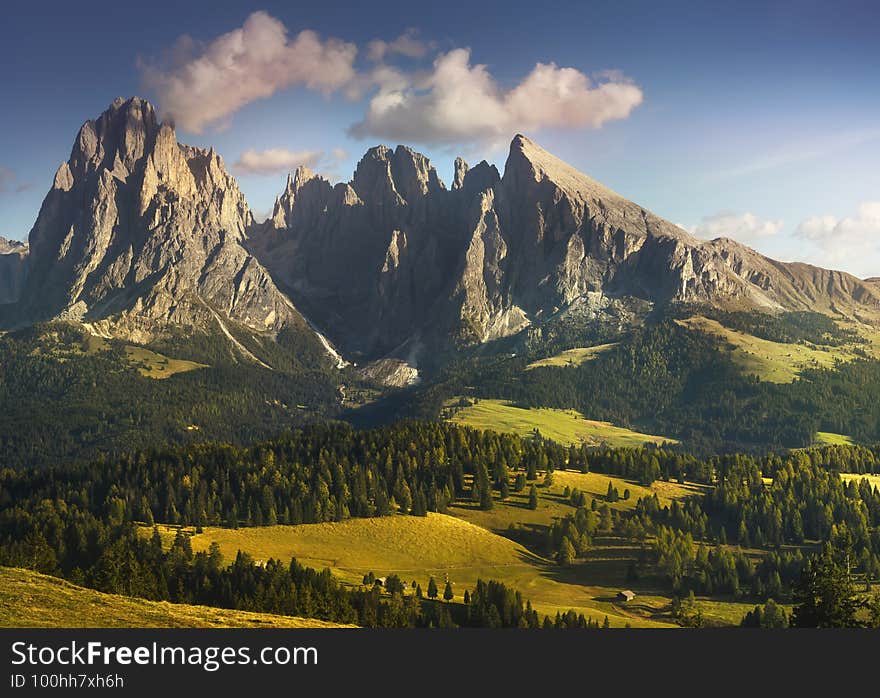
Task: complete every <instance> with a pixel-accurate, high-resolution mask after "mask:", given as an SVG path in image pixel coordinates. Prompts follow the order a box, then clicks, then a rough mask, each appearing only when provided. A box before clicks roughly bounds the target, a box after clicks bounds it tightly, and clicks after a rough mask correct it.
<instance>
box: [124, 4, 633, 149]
mask: <svg viewBox="0 0 880 698" xmlns="http://www.w3.org/2000/svg"><path fill="white" fill-rule="evenodd" d="M365 49H366V50H365V52H364V55H365V58H366V60H365V61H362V62H360V63H356V61H357V58H358V47H357V46H355V45H354V44H353V43H348V42H345V41H343V40H341V39H334V38H327V39H324V38H322V37H320V36H319V35H318V34H316V33H315V32H313V31H309V30H305V31H301V32H300V33H298V34H296V35H295V36H292V35H288V30H287V28H286V27H285V26H284V24H283V23H282V22H280V21H279V20H278V19H276V18H274V17H272V16H271V15H269V14H268V13H266V12H262V11H261V12H254V13H253V14H251V15H250V16H249V17H248V18H247V20H245V22H244V24H243V25H242V26H241V27H238V28H237V29H234V30H233V31H230V32H228V33H226V34H223V35H222V36H219V37H217V38H215V39H213V40H211V41H209V42H207V43H202V42H197V41H195V40H194V39H192V38H191V37H189V36H183V37H181V38H180V39H179V40H178V41H177V43H176V45H175V46H174V47H172V48H171V49H170V50H169V51H168V52H166V55H165V57H164V59H162V60H159V61H154V62H146V61H140V62H139V67H140V69H141V72H142V77H143V81H144V86H145V87H146V88H147V89H148V90H150V91H151V92H153V93H154V94H155V96H156V97H157V98H158V102H159V106H160V108H161V111H162V113H163V116H166V117H170V118H172V119H173V120H174V121H176V123H177V125H178V126H180V127H181V128H182V129H184V130H186V131H190V132H195V133H201V132H202V131H204V129H205V128H206V127H209V126H214V127H223V126H225V125H227V124H228V121H229V119H230V117H231V115H232V114H234V113H235V112H236V111H237V110H239V109H241V108H242V107H243V106H245V105H247V104H249V103H251V102H254V101H255V100H258V99H263V98H267V97H270V96H271V95H273V94H275V93H276V92H278V91H279V90H283V89H286V88H289V87H293V86H304V87H306V88H308V89H311V90H316V91H320V92H323V93H325V94H329V93H333V92H336V91H339V92H341V93H342V94H344V95H345V96H346V97H348V98H349V99H352V100H362V99H366V112H365V114H364V116H363V118H362V119H361V120H360V121H359V122H358V123H356V124H354V125H352V126H351V128H350V134H351V135H354V136H356V137H379V138H383V139H390V140H392V141H397V142H415V143H424V144H435V145H458V146H468V145H475V144H495V143H498V142H502V141H504V140H507V139H509V138H510V137H511V136H512V135H513V133H515V132H516V131H535V130H538V129H541V128H543V127H557V128H598V127H599V126H601V125H602V124H604V123H606V122H608V121H611V120H614V119H623V118H626V117H627V116H628V115H629V114H630V112H631V111H632V110H633V109H634V108H635V107H636V106H638V105H639V104H641V102H642V100H643V95H642V90H641V89H640V88H639V87H638V86H637V85H636V84H634V83H633V82H632V81H631V80H630V79H629V78H627V77H626V76H625V75H623V74H621V73H619V72H617V71H603V72H601V73H596V74H594V75H592V76H588V75H586V74H585V73H583V72H581V71H580V70H577V69H575V68H568V67H559V66H557V65H556V64H555V63H537V64H536V65H535V66H534V67H533V68H532V70H531V71H530V72H529V73H528V74H527V75H525V76H524V77H522V78H521V79H520V80H519V82H518V83H516V84H514V85H507V86H503V85H500V84H499V83H498V82H497V81H496V80H495V78H494V77H493V76H492V74H491V73H490V72H489V70H488V68H487V67H486V66H485V65H482V64H474V65H472V64H471V54H470V50H469V49H463V48H457V49H454V50H451V51H448V52H445V53H437V52H436V44H435V43H434V42H432V41H427V40H424V39H422V38H421V37H420V36H419V34H418V32H417V31H416V30H415V29H408V30H407V31H406V32H404V33H403V34H401V35H400V36H398V37H397V38H396V39H393V40H390V41H386V40H383V39H375V40H373V41H371V42H370V43H369V44H367V45H366V47H365ZM429 56H432V57H433V62H432V63H430V64H429V63H428V61H427V59H428V57H429ZM401 57H404V58H408V59H410V61H409V62H408V63H407V64H406V65H407V67H406V69H404V68H401V67H400V66H399V65H395V62H399V61H398V59H400V58H401ZM413 62H414V63H413Z"/></svg>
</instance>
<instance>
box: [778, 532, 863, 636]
mask: <svg viewBox="0 0 880 698" xmlns="http://www.w3.org/2000/svg"><path fill="white" fill-rule="evenodd" d="M844 554H847V553H844ZM793 596H794V601H795V607H794V612H793V613H792V618H791V624H792V625H793V626H795V627H798V628H855V627H861V626H863V625H864V623H863V622H862V621H861V620H859V619H858V618H857V613H858V612H859V611H860V610H861V609H862V608H864V607H865V606H866V602H865V601H864V600H863V599H860V598H859V597H858V596H857V595H856V591H855V586H854V585H853V582H852V578H851V577H850V574H849V570H848V569H847V568H846V565H845V564H841V563H840V562H838V561H837V560H835V558H834V555H833V552H832V549H831V546H830V545H828V546H826V547H825V550H824V551H823V552H822V554H821V555H819V556H814V557H812V558H811V559H810V560H808V561H807V564H806V566H805V567H804V571H803V572H802V574H801V578H800V580H799V581H798V582H797V584H796V585H795V586H794V589H793Z"/></svg>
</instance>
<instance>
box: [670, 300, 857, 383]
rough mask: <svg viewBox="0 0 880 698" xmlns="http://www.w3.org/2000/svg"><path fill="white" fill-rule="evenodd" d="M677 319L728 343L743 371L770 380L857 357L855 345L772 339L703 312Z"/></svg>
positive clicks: (791, 377)
mask: <svg viewBox="0 0 880 698" xmlns="http://www.w3.org/2000/svg"><path fill="white" fill-rule="evenodd" d="M676 322H677V323H678V324H679V325H681V326H683V327H687V328H689V329H692V330H698V331H700V332H704V333H706V334H711V335H715V336H716V337H719V338H720V339H722V340H723V341H724V342H725V343H726V344H727V345H728V346H727V349H728V351H729V353H730V358H731V360H732V361H733V362H734V363H736V364H737V365H739V366H740V367H741V368H742V370H743V372H744V373H747V374H753V375H755V376H757V377H758V379H759V380H762V381H767V382H769V383H791V382H792V381H794V380H795V378H797V377H798V376H799V375H800V373H801V371H803V370H804V369H808V368H833V367H834V366H835V364H836V363H837V362H839V361H852V360H853V359H855V358H857V357H858V354H856V353H855V351H854V349H855V348H856V347H855V346H850V345H845V346H840V347H819V346H816V345H811V344H784V343H781V342H771V341H770V340H767V339H761V338H760V337H755V336H753V335H750V334H745V333H743V332H739V331H737V330H732V329H730V328H728V327H725V326H724V325H722V324H721V323H720V322H718V321H717V320H710V319H709V318H706V317H703V316H702V315H695V316H693V317H690V318H687V319H686V320H676Z"/></svg>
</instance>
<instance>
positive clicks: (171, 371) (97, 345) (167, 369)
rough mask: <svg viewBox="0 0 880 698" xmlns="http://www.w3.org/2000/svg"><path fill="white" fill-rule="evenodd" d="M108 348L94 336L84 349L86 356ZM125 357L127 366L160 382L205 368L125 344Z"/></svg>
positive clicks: (89, 339)
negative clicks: (176, 375) (178, 374)
mask: <svg viewBox="0 0 880 698" xmlns="http://www.w3.org/2000/svg"><path fill="white" fill-rule="evenodd" d="M109 348H110V344H109V342H108V341H107V340H106V339H104V338H102V337H97V336H95V335H90V336H89V337H88V344H87V348H86V353H87V354H94V353H96V352H99V351H104V350H106V349H109ZM124 351H125V357H126V359H127V360H128V363H129V365H131V366H133V367H135V368H137V370H138V373H140V374H141V375H142V376H144V377H146V378H155V379H157V380H162V379H164V378H170V377H171V376H173V375H175V374H177V373H186V372H187V371H195V370H196V369H199V368H207V365H206V364H200V363H197V362H195V361H186V360H185V359H172V358H170V357H168V356H164V355H162V354H159V353H157V352H155V351H152V350H150V349H147V348H146V347H139V346H134V345H131V344H127V345H126V346H125V347H124Z"/></svg>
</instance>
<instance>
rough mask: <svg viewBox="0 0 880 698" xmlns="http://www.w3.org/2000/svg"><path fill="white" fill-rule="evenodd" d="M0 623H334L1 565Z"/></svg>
mask: <svg viewBox="0 0 880 698" xmlns="http://www.w3.org/2000/svg"><path fill="white" fill-rule="evenodd" d="M0 627H3V628H83V627H88V628H332V627H344V626H340V625H336V624H334V623H325V622H324V621H319V620H312V619H310V618H292V617H287V616H274V615H269V614H267V613H250V612H247V611H230V610H226V609H220V608H211V607H209V606H186V605H183V604H173V603H167V602H164V601H163V602H155V601H145V600H143V599H134V598H129V597H127V596H116V595H114V594H103V593H101V592H99V591H94V590H93V589H85V588H83V587H79V586H76V585H74V584H71V583H70V582H66V581H64V580H62V579H58V578H56V577H49V576H46V575H44V574H38V573H37V572H31V571H30V570H23V569H18V568H13V567H0Z"/></svg>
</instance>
